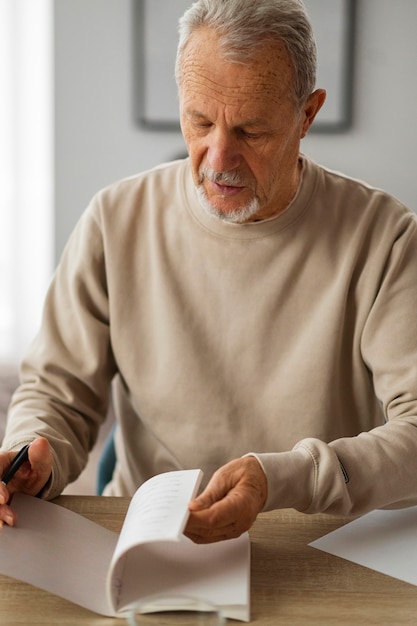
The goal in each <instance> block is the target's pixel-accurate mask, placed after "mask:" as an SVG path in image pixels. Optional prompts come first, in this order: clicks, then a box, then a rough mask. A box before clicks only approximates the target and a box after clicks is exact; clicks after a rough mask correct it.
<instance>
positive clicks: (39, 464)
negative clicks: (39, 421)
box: [0, 437, 52, 526]
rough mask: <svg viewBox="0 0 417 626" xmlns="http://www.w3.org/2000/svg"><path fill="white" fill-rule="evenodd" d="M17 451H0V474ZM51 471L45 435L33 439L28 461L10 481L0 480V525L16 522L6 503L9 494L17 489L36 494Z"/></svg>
mask: <svg viewBox="0 0 417 626" xmlns="http://www.w3.org/2000/svg"><path fill="white" fill-rule="evenodd" d="M16 454H17V451H14V452H0V476H3V475H4V474H5V473H6V471H7V470H8V468H9V467H10V465H11V463H12V461H13V459H14V457H15V456H16ZM51 472H52V453H51V448H50V446H49V442H48V440H47V439H45V437H38V438H37V439H34V441H32V443H31V444H30V446H29V458H28V461H26V462H25V463H23V465H22V467H20V468H19V469H18V471H17V472H16V474H15V476H14V477H13V478H12V479H11V480H10V482H9V483H8V484H7V487H6V485H4V484H3V483H2V482H0V526H2V525H3V523H4V522H5V523H6V524H9V525H10V526H13V524H14V523H15V522H16V514H15V513H14V512H13V510H12V509H11V508H10V506H9V505H8V502H9V500H10V496H11V495H12V494H13V493H16V492H17V491H20V492H22V493H27V494H29V495H32V496H36V495H37V494H38V493H39V492H40V491H41V489H42V487H44V486H45V485H46V483H47V482H48V480H49V477H50V475H51Z"/></svg>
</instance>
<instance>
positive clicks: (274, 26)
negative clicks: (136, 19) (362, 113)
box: [175, 0, 317, 106]
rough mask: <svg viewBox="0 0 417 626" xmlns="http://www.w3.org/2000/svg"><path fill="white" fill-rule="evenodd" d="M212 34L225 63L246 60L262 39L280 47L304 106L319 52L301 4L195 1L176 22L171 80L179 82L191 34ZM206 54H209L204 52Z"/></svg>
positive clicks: (255, 0)
mask: <svg viewBox="0 0 417 626" xmlns="http://www.w3.org/2000/svg"><path fill="white" fill-rule="evenodd" d="M204 26H206V27H209V28H213V29H215V30H216V31H217V32H218V33H219V34H220V37H221V39H220V42H221V46H222V48H223V51H224V55H225V58H226V59H229V60H230V61H235V62H239V61H242V60H243V59H245V58H248V57H250V54H251V52H253V49H254V47H256V46H259V45H262V43H264V42H265V39H274V40H276V41H279V42H281V43H283V44H284V45H285V46H286V48H287V50H288V53H289V55H290V58H291V61H292V64H293V69H294V87H293V97H294V98H295V101H296V103H297V104H298V105H300V106H302V105H303V104H304V102H305V101H306V100H307V98H308V96H309V95H310V94H311V93H312V91H313V90H314V87H315V83H316V66H317V51H316V43H315V40H314V35H313V30H312V27H311V23H310V20H309V18H308V15H307V12H306V8H305V6H304V4H303V2H302V0H197V2H194V3H193V4H192V5H191V7H190V8H189V9H188V10H187V11H186V12H185V13H184V15H183V17H182V18H181V19H180V22H179V43H178V50H177V60H176V67H175V75H176V79H177V83H178V84H180V80H181V60H182V54H183V52H184V49H185V47H186V45H187V43H188V41H189V40H190V37H191V36H192V34H193V33H194V32H195V31H196V30H198V29H199V28H201V27H204ZM207 54H210V52H209V51H207Z"/></svg>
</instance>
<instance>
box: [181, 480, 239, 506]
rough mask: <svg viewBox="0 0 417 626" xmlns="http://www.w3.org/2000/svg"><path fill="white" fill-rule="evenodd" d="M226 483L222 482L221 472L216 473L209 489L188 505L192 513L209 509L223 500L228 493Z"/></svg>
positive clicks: (209, 484)
mask: <svg viewBox="0 0 417 626" xmlns="http://www.w3.org/2000/svg"><path fill="white" fill-rule="evenodd" d="M228 490H229V489H228V487H227V485H226V483H225V482H224V481H223V480H221V476H220V472H218V471H217V472H215V474H214V475H213V477H212V478H211V480H210V481H209V483H208V485H207V487H206V488H205V489H204V491H203V492H202V493H200V495H199V496H197V497H196V498H194V500H191V502H190V503H189V505H188V508H189V510H190V511H202V510H203V509H209V508H210V507H211V506H212V505H213V504H214V503H215V502H218V501H219V500H222V499H223V498H224V497H225V495H226V494H227V492H228Z"/></svg>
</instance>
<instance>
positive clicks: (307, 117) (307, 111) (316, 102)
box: [301, 89, 326, 139]
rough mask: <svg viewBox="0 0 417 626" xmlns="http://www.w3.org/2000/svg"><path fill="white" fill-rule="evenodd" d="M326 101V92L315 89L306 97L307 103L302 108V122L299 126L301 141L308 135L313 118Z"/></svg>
mask: <svg viewBox="0 0 417 626" xmlns="http://www.w3.org/2000/svg"><path fill="white" fill-rule="evenodd" d="M325 100H326V90H325V89H316V90H315V91H313V93H312V94H311V95H310V96H309V97H308V99H307V102H306V103H305V105H304V107H303V122H302V126H301V139H302V138H303V137H305V136H306V135H307V133H308V130H309V128H310V126H311V125H312V123H313V121H314V118H315V117H316V115H317V113H318V112H319V111H320V109H321V107H322V106H323V104H324V101H325Z"/></svg>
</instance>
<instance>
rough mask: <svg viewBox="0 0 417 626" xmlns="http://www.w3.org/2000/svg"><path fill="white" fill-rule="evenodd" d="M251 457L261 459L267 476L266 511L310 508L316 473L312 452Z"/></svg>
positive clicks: (294, 451)
mask: <svg viewBox="0 0 417 626" xmlns="http://www.w3.org/2000/svg"><path fill="white" fill-rule="evenodd" d="M249 455H250V456H254V457H255V458H256V459H257V460H258V462H259V464H260V465H261V467H262V469H263V471H264V472H265V475H266V477H267V481H268V497H267V500H266V502H265V506H264V508H263V511H272V510H274V509H286V508H292V509H297V510H298V511H305V510H307V509H308V508H309V506H310V503H311V500H312V498H313V494H314V484H315V475H316V472H315V468H314V463H313V459H312V457H311V454H310V453H309V452H308V450H306V449H305V448H303V447H299V448H295V449H294V450H291V451H289V452H274V453H262V454H258V453H255V452H250V453H249Z"/></svg>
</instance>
